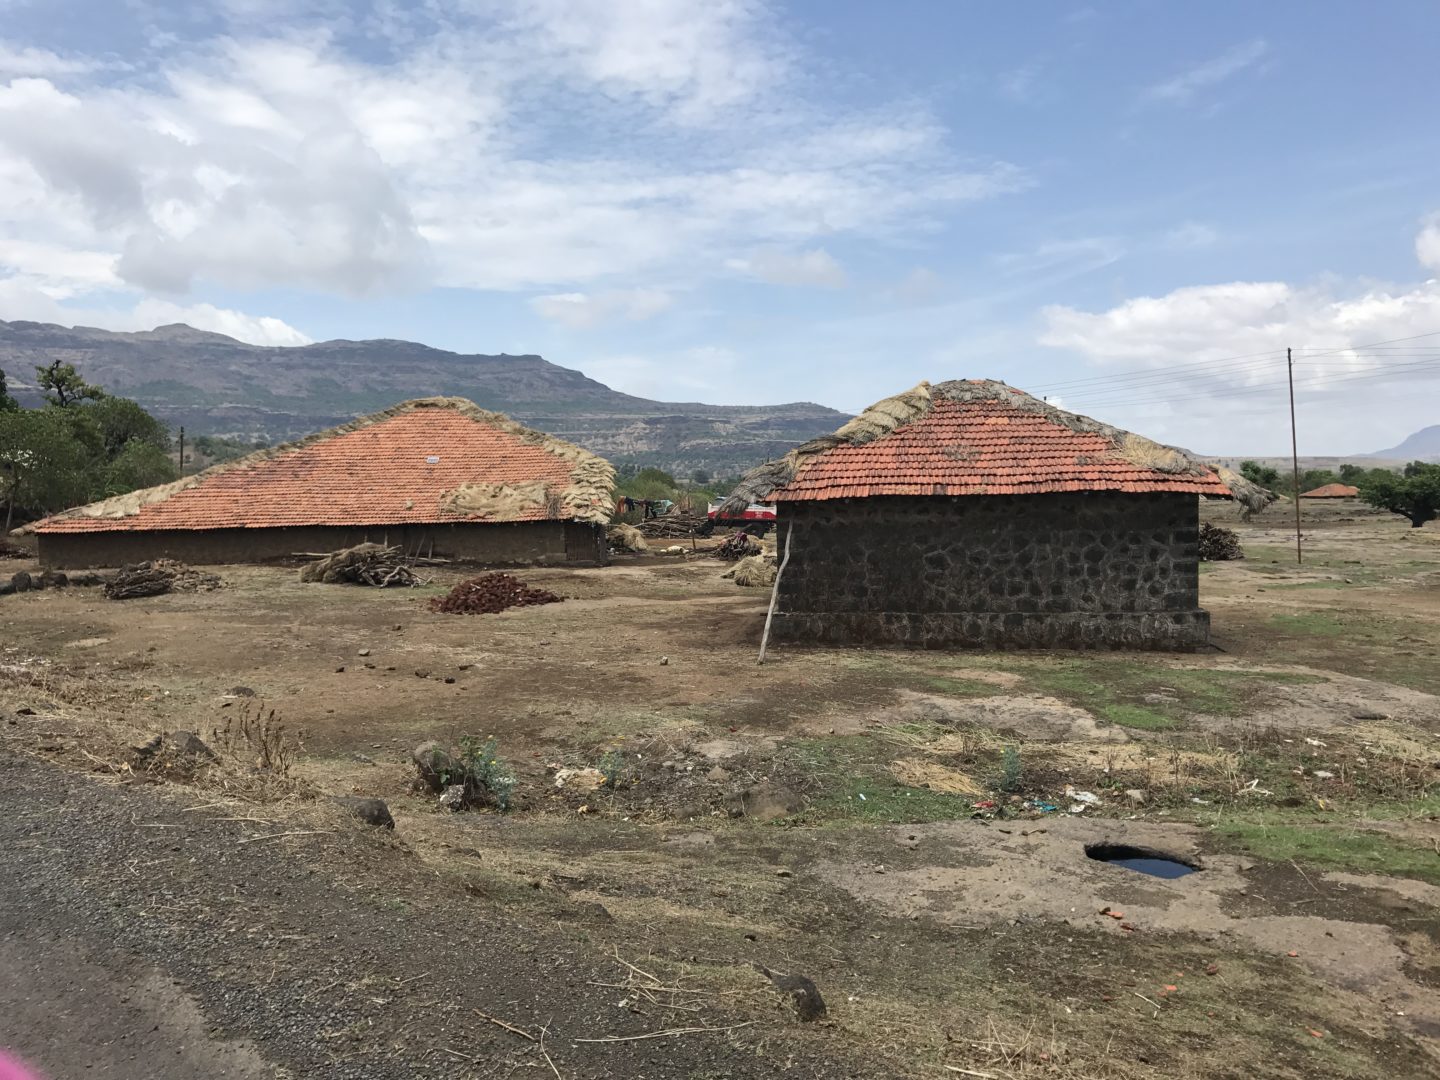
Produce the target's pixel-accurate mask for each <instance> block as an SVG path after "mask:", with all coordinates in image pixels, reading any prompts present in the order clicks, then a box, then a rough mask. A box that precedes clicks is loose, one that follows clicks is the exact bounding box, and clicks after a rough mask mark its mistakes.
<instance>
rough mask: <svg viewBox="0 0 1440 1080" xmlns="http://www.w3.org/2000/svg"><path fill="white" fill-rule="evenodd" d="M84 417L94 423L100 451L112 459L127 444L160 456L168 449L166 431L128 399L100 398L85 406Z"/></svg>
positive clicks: (158, 422)
mask: <svg viewBox="0 0 1440 1080" xmlns="http://www.w3.org/2000/svg"><path fill="white" fill-rule="evenodd" d="M81 408H82V410H83V411H84V414H85V415H86V416H88V417H89V418H90V419H91V420H92V421H94V423H95V426H96V428H97V429H98V431H99V436H100V449H101V452H102V453H103V454H104V455H105V457H106V458H107V459H109V460H114V459H115V458H116V457H117V456H119V454H120V453H121V452H122V451H124V449H125V448H126V446H127V445H128V444H129V443H131V442H140V443H144V444H145V445H147V446H151V447H154V448H155V449H157V450H159V451H161V452H162V453H168V452H169V450H170V444H171V438H170V429H169V428H167V427H166V426H165V425H164V424H162V423H161V422H160V421H159V420H156V419H155V418H154V417H153V416H151V415H150V414H149V413H148V412H146V411H145V410H144V409H142V408H141V407H140V404H139V403H138V402H135V401H131V400H130V399H129V398H119V397H110V396H109V395H108V394H107V395H105V396H104V397H101V398H98V399H95V400H93V401H89V402H87V403H85V404H84V405H83V406H82V407H81Z"/></svg>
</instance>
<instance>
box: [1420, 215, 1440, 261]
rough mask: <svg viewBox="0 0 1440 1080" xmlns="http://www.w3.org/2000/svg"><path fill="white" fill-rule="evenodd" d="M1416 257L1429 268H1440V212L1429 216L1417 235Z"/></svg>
mask: <svg viewBox="0 0 1440 1080" xmlns="http://www.w3.org/2000/svg"><path fill="white" fill-rule="evenodd" d="M1415 257H1416V258H1417V259H1419V260H1420V265H1421V266H1423V267H1425V268H1426V269H1427V270H1440V214H1436V215H1432V216H1431V217H1430V218H1428V219H1427V220H1426V221H1425V224H1424V225H1423V226H1422V227H1421V229H1420V233H1419V235H1418V236H1416V237H1415Z"/></svg>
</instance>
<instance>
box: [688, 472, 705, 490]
mask: <svg viewBox="0 0 1440 1080" xmlns="http://www.w3.org/2000/svg"><path fill="white" fill-rule="evenodd" d="M690 482H691V483H692V484H696V485H698V486H700V487H704V486H705V485H706V484H708V483H709V482H710V470H709V469H692V470H691V471H690Z"/></svg>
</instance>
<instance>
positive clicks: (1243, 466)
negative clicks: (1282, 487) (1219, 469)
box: [1240, 461, 1280, 490]
mask: <svg viewBox="0 0 1440 1080" xmlns="http://www.w3.org/2000/svg"><path fill="white" fill-rule="evenodd" d="M1240 475H1241V476H1243V477H1244V478H1245V479H1246V480H1249V481H1250V482H1251V483H1252V484H1259V485H1260V486H1261V487H1263V488H1270V489H1272V490H1273V489H1274V488H1275V487H1277V486H1279V483H1280V473H1279V470H1277V469H1273V468H1271V467H1270V466H1269V465H1261V464H1260V463H1259V462H1258V461H1242V462H1241V463H1240Z"/></svg>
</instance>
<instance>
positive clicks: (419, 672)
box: [415, 668, 430, 679]
mask: <svg viewBox="0 0 1440 1080" xmlns="http://www.w3.org/2000/svg"><path fill="white" fill-rule="evenodd" d="M415 677H416V678H417V679H428V678H429V677H430V672H429V671H428V670H427V669H426V668H416V669H415Z"/></svg>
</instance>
